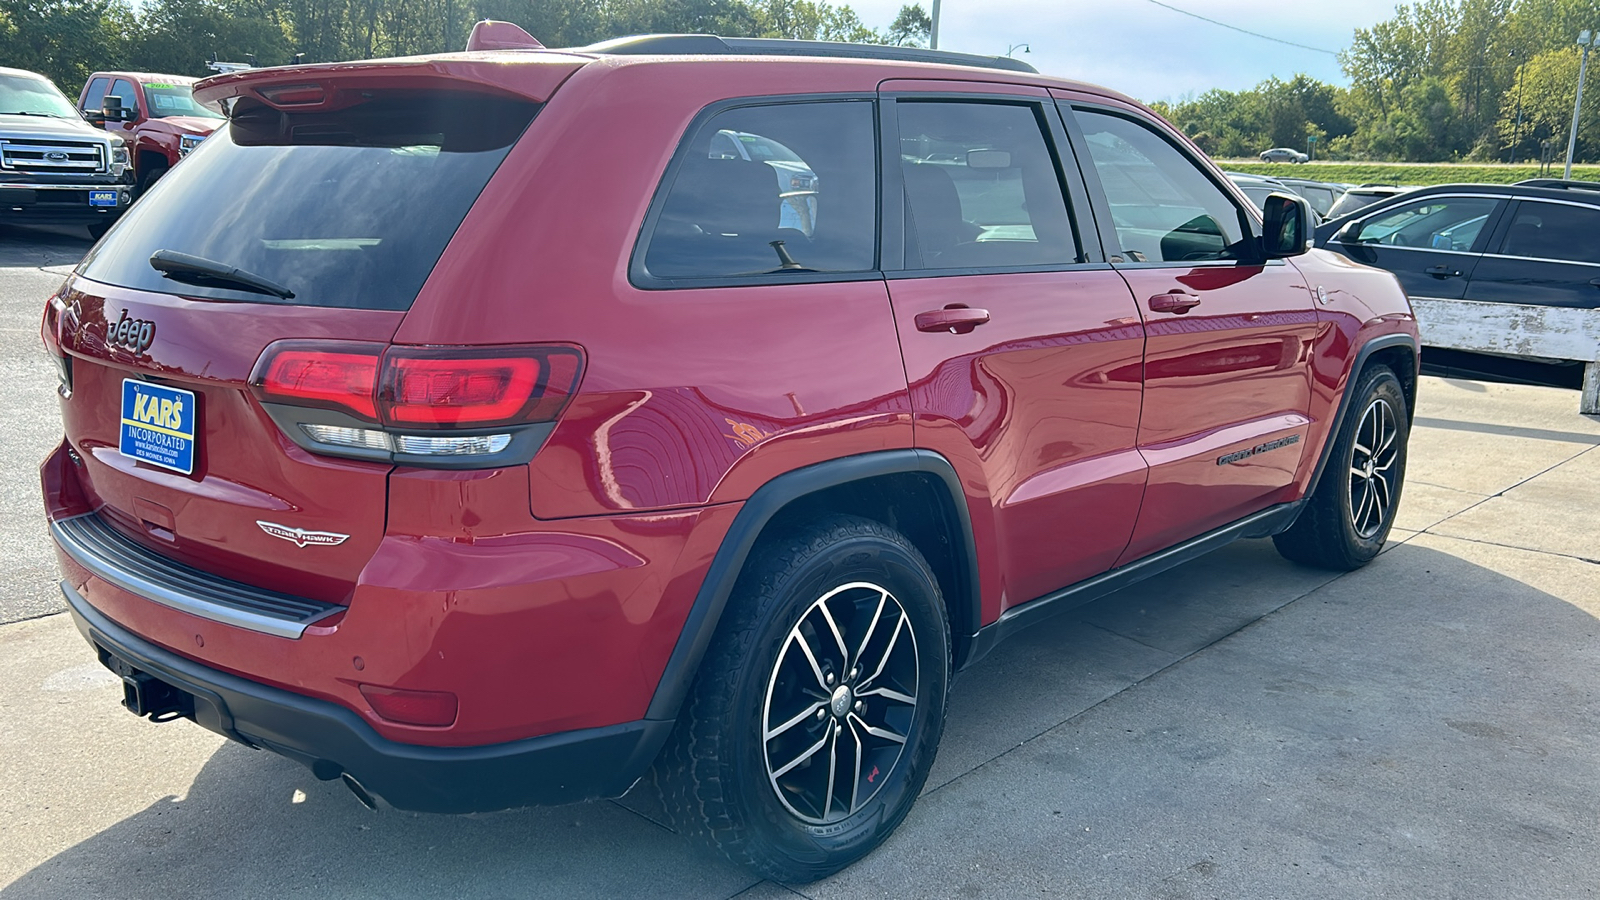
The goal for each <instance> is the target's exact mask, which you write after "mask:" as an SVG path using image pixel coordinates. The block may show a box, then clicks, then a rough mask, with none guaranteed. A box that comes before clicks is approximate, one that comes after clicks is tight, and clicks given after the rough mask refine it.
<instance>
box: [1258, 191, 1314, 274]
mask: <svg viewBox="0 0 1600 900" xmlns="http://www.w3.org/2000/svg"><path fill="white" fill-rule="evenodd" d="M1261 212H1262V214H1263V219H1264V224H1263V226H1262V229H1261V255H1262V256H1265V257H1266V258H1267V259H1285V258H1287V257H1290V256H1300V255H1301V254H1303V253H1305V252H1306V250H1307V248H1308V247H1309V245H1310V242H1311V236H1312V229H1313V226H1312V224H1311V204H1309V203H1307V202H1306V200H1305V198H1304V197H1291V196H1289V195H1288V194H1278V193H1274V194H1269V195H1268V196H1267V199H1266V201H1265V202H1264V203H1262V204H1261Z"/></svg>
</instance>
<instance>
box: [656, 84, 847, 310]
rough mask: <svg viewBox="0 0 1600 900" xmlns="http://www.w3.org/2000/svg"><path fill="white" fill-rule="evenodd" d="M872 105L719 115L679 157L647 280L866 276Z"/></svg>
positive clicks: (841, 103) (785, 106)
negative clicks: (766, 276) (819, 275)
mask: <svg viewBox="0 0 1600 900" xmlns="http://www.w3.org/2000/svg"><path fill="white" fill-rule="evenodd" d="M876 142H877V137H876V130H875V126H874V123H873V103H872V102H871V101H868V100H836V101H832V100H830V101H818V102H794V103H780V104H772V105H765V106H744V107H735V108H733V109H727V110H724V111H722V112H719V113H716V114H714V115H713V116H711V117H710V118H709V119H707V120H705V121H704V122H703V123H702V124H701V125H700V127H699V128H698V129H697V130H696V131H695V133H694V135H693V136H692V137H691V138H690V139H689V141H688V142H687V143H686V144H685V146H684V147H683V148H682V149H681V150H680V151H679V155H678V159H677V160H675V162H674V165H673V169H672V170H670V171H671V173H672V174H671V176H670V177H671V179H672V180H671V187H670V189H669V190H668V192H667V194H666V198H665V200H664V201H663V202H662V203H661V207H660V211H659V213H658V214H657V215H656V218H655V224H654V227H653V229H652V230H651V233H650V236H649V238H648V243H647V245H646V247H645V249H644V253H643V269H644V271H643V272H642V273H640V272H636V273H635V274H636V275H640V274H642V275H643V276H644V277H645V279H647V280H649V279H667V280H677V279H702V278H718V279H720V278H738V277H749V276H760V275H777V276H782V275H786V274H794V275H807V274H815V273H848V272H866V271H871V270H872V269H874V268H875V267H876V265H877V260H876V256H877V254H876V249H877V247H876V235H877V143H876Z"/></svg>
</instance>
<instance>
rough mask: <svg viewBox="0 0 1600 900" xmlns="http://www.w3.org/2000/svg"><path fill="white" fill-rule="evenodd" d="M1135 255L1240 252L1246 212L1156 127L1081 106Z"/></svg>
mask: <svg viewBox="0 0 1600 900" xmlns="http://www.w3.org/2000/svg"><path fill="white" fill-rule="evenodd" d="M1077 117H1078V121H1079V123H1080V124H1081V125H1082V126H1083V134H1084V139H1085V143H1086V144H1087V145H1088V149H1089V154H1088V155H1089V158H1090V159H1091V160H1093V162H1094V169H1095V172H1096V173H1098V174H1099V176H1100V184H1101V187H1102V188H1104V190H1105V193H1106V200H1107V202H1109V203H1110V204H1111V218H1112V221H1113V222H1114V223H1115V225H1116V230H1117V238H1118V240H1119V242H1120V243H1121V244H1122V253H1123V256H1124V257H1126V258H1127V261H1128V262H1187V261H1192V260H1211V259H1237V258H1239V257H1240V256H1241V255H1243V247H1242V243H1241V242H1242V241H1243V237H1244V226H1243V225H1242V224H1241V221H1240V219H1241V212H1240V210H1239V208H1238V207H1237V206H1234V205H1233V202H1232V201H1231V200H1229V199H1228V196H1227V195H1226V194H1224V193H1223V192H1222V189H1221V188H1219V187H1217V185H1216V184H1215V183H1213V182H1212V181H1211V179H1209V178H1207V177H1206V175H1205V173H1204V172H1202V171H1201V169H1200V167H1199V166H1198V165H1197V164H1195V162H1194V161H1193V160H1191V159H1189V157H1187V156H1185V155H1184V154H1182V153H1180V152H1179V151H1178V149H1177V148H1176V147H1174V146H1172V144H1170V143H1169V142H1168V141H1167V140H1166V139H1165V138H1163V137H1161V136H1160V135H1158V134H1156V133H1155V132H1154V131H1151V130H1150V129H1149V128H1147V127H1145V126H1144V125H1141V124H1139V123H1137V122H1134V121H1133V120H1131V119H1125V118H1123V117H1121V116H1116V115H1111V114H1108V113H1100V112H1094V111H1092V110H1081V109H1080V110H1078V111H1077Z"/></svg>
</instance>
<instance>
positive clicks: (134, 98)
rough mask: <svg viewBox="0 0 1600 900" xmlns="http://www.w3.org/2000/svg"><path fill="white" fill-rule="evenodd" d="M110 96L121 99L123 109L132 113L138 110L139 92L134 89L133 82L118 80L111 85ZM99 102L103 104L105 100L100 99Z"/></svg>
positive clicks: (123, 79)
mask: <svg viewBox="0 0 1600 900" xmlns="http://www.w3.org/2000/svg"><path fill="white" fill-rule="evenodd" d="M110 96H112V97H117V98H119V99H121V100H122V108H123V109H131V110H134V111H138V109H139V92H138V91H137V90H135V89H134V87H133V82H131V81H128V80H127V79H125V78H118V79H117V80H116V81H114V82H112V83H111V91H110ZM101 100H102V102H103V101H104V100H105V98H104V97H102V98H101Z"/></svg>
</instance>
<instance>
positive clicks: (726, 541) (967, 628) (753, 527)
mask: <svg viewBox="0 0 1600 900" xmlns="http://www.w3.org/2000/svg"><path fill="white" fill-rule="evenodd" d="M908 473H923V474H928V475H932V476H934V477H936V478H937V479H938V480H939V481H940V482H942V483H943V484H944V486H945V488H946V489H947V490H948V491H949V492H950V501H951V506H952V507H953V508H954V510H955V513H956V519H957V521H958V524H959V530H960V532H961V538H962V539H963V541H964V542H965V557H966V558H965V560H964V561H960V560H958V562H959V563H963V564H962V565H959V566H958V568H957V571H958V572H960V573H961V574H962V575H963V576H964V580H965V582H966V584H967V589H968V596H967V597H966V598H963V602H961V603H959V604H957V603H951V622H950V627H951V630H952V631H955V632H958V633H964V634H965V635H972V634H975V633H976V632H977V630H978V625H979V623H978V617H979V614H980V613H979V610H980V606H981V604H980V602H979V597H980V595H979V582H978V556H977V545H976V542H975V541H974V539H973V536H972V518H971V512H970V510H968V508H967V502H966V493H965V492H964V491H963V490H962V487H961V479H960V477H959V476H957V475H956V470H955V467H954V466H952V465H951V464H950V461H949V460H947V459H945V458H944V457H943V456H941V455H939V454H938V453H935V452H933V451H931V450H919V449H904V450H884V451H880V452H876V453H864V454H861V455H859V456H847V457H843V458H840V459H835V460H829V461H827V462H821V463H816V464H814V465H810V466H805V467H803V468H799V469H794V470H792V471H789V472H785V473H783V474H782V475H779V476H777V477H775V478H773V479H772V480H771V481H768V482H767V483H766V484H764V485H762V486H761V487H760V488H758V489H757V490H756V492H755V493H754V494H751V495H750V499H749V500H746V501H745V503H744V507H743V508H742V509H740V510H739V514H738V515H737V516H736V517H735V518H734V520H733V525H732V526H730V527H729V529H728V533H727V535H725V536H724V537H723V539H722V546H720V547H719V548H718V549H717V553H716V556H714V557H712V560H711V566H710V568H709V569H707V570H706V577H705V580H704V581H703V582H701V584H700V590H699V592H698V593H696V594H695V598H694V605H693V606H692V607H691V608H690V610H689V615H688V617H687V618H686V619H685V620H684V623H683V629H682V631H681V632H679V634H678V642H677V644H676V645H675V646H674V647H673V648H672V655H671V656H670V657H668V659H667V665H666V668H665V669H664V670H662V673H661V680H660V682H659V683H658V684H657V685H656V692H655V696H654V697H652V698H651V700H650V706H649V709H648V710H647V711H646V712H645V718H646V719H674V718H676V717H677V715H678V709H679V707H680V706H682V705H683V700H684V697H686V696H687V695H688V693H689V686H690V685H691V684H692V683H693V682H694V677H695V674H696V673H697V672H698V671H699V669H700V661H701V659H702V658H703V657H704V656H705V652H706V647H707V646H709V645H710V643H711V637H712V635H713V634H715V633H716V630H717V623H718V622H719V621H720V620H721V618H722V611H723V610H724V609H725V608H726V607H727V605H728V598H729V596H730V595H732V593H733V586H734V582H735V581H737V580H738V577H739V573H740V571H741V570H742V569H743V568H744V565H745V561H746V560H747V559H748V558H749V556H750V551H751V549H752V548H753V547H754V546H755V543H756V540H757V539H758V538H759V537H760V536H761V532H762V530H763V529H764V528H766V526H767V523H769V522H771V521H772V519H773V517H774V516H776V515H777V514H778V513H779V512H780V511H781V510H782V509H783V508H784V507H785V506H788V505H789V504H790V503H792V502H794V501H796V500H798V499H800V498H802V497H805V496H806V495H808V494H814V493H816V492H818V491H822V490H826V489H828V488H833V487H839V486H840V485H845V484H849V483H850V482H853V481H864V480H866V479H869V478H877V477H880V476H884V475H899V474H908ZM953 599H954V598H947V602H948V601H949V600H953ZM967 619H970V620H971V621H966V620H967Z"/></svg>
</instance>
